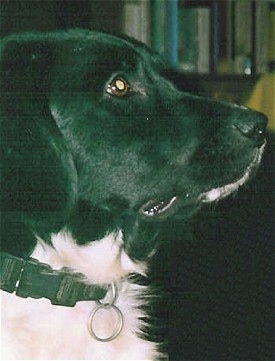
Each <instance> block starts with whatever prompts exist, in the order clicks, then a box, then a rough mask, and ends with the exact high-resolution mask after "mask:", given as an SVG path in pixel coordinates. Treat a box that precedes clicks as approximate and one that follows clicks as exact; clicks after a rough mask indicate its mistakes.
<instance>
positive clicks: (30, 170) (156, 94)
mask: <svg viewBox="0 0 275 361" xmlns="http://www.w3.org/2000/svg"><path fill="white" fill-rule="evenodd" d="M1 64H2V65H1V74H2V83H1V97H2V115H1V122H2V123H1V131H2V141H1V146H2V152H3V155H2V160H3V163H2V164H3V165H2V188H3V193H2V194H3V196H2V207H3V209H4V213H3V214H4V217H5V222H6V224H7V223H8V224H9V226H8V228H7V227H6V234H7V236H6V237H4V242H3V247H4V249H5V250H6V251H13V252H14V253H21V254H22V253H25V254H26V253H28V252H29V251H30V249H31V243H26V241H24V242H23V241H22V244H21V246H20V247H19V246H18V242H19V240H18V236H16V237H17V238H16V239H17V247H16V249H17V250H18V249H20V251H15V250H14V249H15V247H14V246H12V245H11V243H12V241H11V239H12V238H15V236H14V235H12V234H11V232H12V231H11V229H13V230H14V229H19V228H20V230H21V231H20V232H21V238H22V239H24V235H25V233H27V231H25V229H29V228H30V229H31V230H32V232H34V233H37V234H41V236H43V237H44V238H47V235H49V234H51V233H53V232H57V231H58V230H60V229H62V228H64V227H67V228H69V229H70V230H71V231H72V233H73V235H74V237H75V239H76V240H77V241H78V242H79V243H80V244H84V243H86V242H89V241H92V240H95V239H100V237H103V236H104V235H106V234H107V233H108V232H113V231H118V230H122V232H123V234H124V247H125V248H126V250H127V251H128V253H129V254H130V256H132V257H133V258H139V259H142V258H144V257H145V256H147V255H148V254H149V253H150V252H151V251H152V249H153V248H154V247H155V243H154V242H155V239H156V235H157V232H158V231H157V230H158V228H159V224H160V222H161V223H162V224H163V222H165V221H166V220H167V219H170V218H171V217H181V218H185V217H189V216H190V215H191V214H193V213H194V211H196V210H197V209H198V208H199V207H200V205H201V204H202V203H205V202H213V201H217V200H219V199H221V198H223V197H225V196H227V195H229V194H230V193H232V192H233V191H235V190H237V188H238V187H239V186H240V185H242V184H243V183H245V182H246V181H247V179H248V178H249V177H250V175H251V174H252V173H253V172H254V170H255V169H256V168H257V165H258V164H259V161H260V158H261V154H262V152H263V147H264V142H265V140H264V130H265V126H266V119H265V117H264V116H262V115H261V114H258V113H256V112H253V111H251V110H248V109H246V108H244V107H240V106H236V105H232V104H227V103H224V102H217V101H214V100H210V99H206V98H202V97H198V96H195V95H191V94H189V93H186V92H185V84H184V79H183V81H182V85H181V89H179V88H178V87H176V86H175V85H174V84H173V81H172V80H171V78H170V75H171V73H170V71H169V69H168V68H167V66H166V65H165V63H164V62H163V61H162V60H161V59H160V58H159V57H158V55H156V54H154V53H153V52H151V51H150V50H149V49H147V48H146V47H145V46H144V45H142V44H140V43H138V42H136V41H134V40H130V39H128V38H126V37H124V38H118V37H115V36H113V35H108V34H102V33H97V32H90V31H81V30H74V31H69V32H57V33H50V34H23V35H16V36H11V37H9V38H7V39H6V40H4V42H3V47H2V58H1ZM149 229H150V230H151V231H150V232H152V233H150V232H149V231H148V230H149ZM20 232H19V234H20ZM24 232H25V233H24Z"/></svg>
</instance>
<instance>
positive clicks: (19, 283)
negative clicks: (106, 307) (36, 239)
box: [0, 253, 108, 307]
mask: <svg viewBox="0 0 275 361" xmlns="http://www.w3.org/2000/svg"><path fill="white" fill-rule="evenodd" d="M0 256H1V263H0V286H1V289H2V290H4V291H7V292H10V293H13V292H14V291H15V294H16V295H17V296H19V297H23V298H27V297H32V298H42V297H45V298H47V299H49V300H50V301H51V303H52V304H53V305H60V306H70V307H73V306H74V305H75V304H76V302H78V301H91V300H93V301H99V300H101V299H103V298H104V297H105V296H106V293H107V291H108V285H101V286H98V285H94V284H87V283H85V276H84V275H83V274H81V273H74V272H73V271H72V270H70V269H69V268H62V269H61V270H53V269H52V268H51V267H50V266H49V265H47V264H44V263H41V262H39V261H37V260H36V259H34V258H28V259H27V260H25V259H23V258H19V257H15V256H12V255H10V254H8V253H0Z"/></svg>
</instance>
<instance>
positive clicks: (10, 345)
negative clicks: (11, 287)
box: [1, 232, 158, 360]
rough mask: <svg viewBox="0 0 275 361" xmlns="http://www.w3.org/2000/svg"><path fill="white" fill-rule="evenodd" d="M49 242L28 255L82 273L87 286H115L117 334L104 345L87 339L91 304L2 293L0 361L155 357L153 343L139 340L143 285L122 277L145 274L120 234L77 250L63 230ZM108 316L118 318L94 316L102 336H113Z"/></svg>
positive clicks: (109, 313) (102, 314) (93, 305)
mask: <svg viewBox="0 0 275 361" xmlns="http://www.w3.org/2000/svg"><path fill="white" fill-rule="evenodd" d="M52 242H53V246H54V247H50V246H48V245H46V244H45V243H44V242H43V241H41V240H40V241H39V242H38V245H37V247H36V249H35V251H34V252H33V254H32V257H33V258H36V259H38V260H39V261H41V262H44V263H47V264H49V265H51V266H52V267H53V268H54V269H60V268H62V267H70V268H72V269H73V270H75V271H76V272H81V273H83V274H84V275H85V276H86V277H87V280H88V281H89V282H91V283H112V282H113V283H115V284H116V287H117V298H116V301H115V305H116V306H117V307H118V309H119V310H120V311H121V313H122V316H123V327H122V330H121V333H120V334H119V336H118V337H117V338H115V339H114V340H112V341H108V342H102V341H97V340H96V339H94V338H93V337H92V336H91V335H90V333H89V331H88V326H87V325H88V319H89V316H90V314H91V312H92V311H93V310H94V309H95V308H96V307H97V304H96V302H94V301H82V302H78V303H77V304H76V306H75V307H73V308H71V307H63V306H53V305H52V304H51V303H50V301H48V300H46V299H39V300H35V299H31V298H28V299H23V298H20V297H17V296H16V295H14V294H9V293H6V292H2V294H1V304H2V305H1V306H2V311H1V314H2V327H1V331H2V337H1V338H2V340H1V358H2V359H5V360H9V359H13V360H24V359H28V360H29V359H31V360H42V359H43V360H45V359H47V360H63V359H66V360H67V359H70V360H85V359H89V360H154V359H156V358H157V356H158V353H157V350H156V344H154V343H151V342H148V341H145V340H143V339H142V338H140V337H139V336H138V333H140V329H141V326H142V320H141V317H142V316H144V315H143V312H142V310H141V309H140V308H139V306H141V305H142V304H143V303H145V302H146V287H144V286H139V285H136V284H133V283H131V282H130V281H129V279H128V278H127V276H128V275H129V273H133V272H135V273H144V272H145V271H146V269H145V267H144V265H143V264H136V263H133V262H132V261H131V260H130V259H129V258H128V257H127V255H126V254H125V253H124V251H123V250H122V248H121V245H122V236H121V234H120V232H119V233H117V234H111V235H108V236H107V237H105V238H104V239H102V240H100V241H95V242H91V243H90V244H89V245H85V246H77V245H76V244H75V242H74V241H73V239H72V237H71V236H70V234H68V233H66V232H61V233H59V234H58V235H54V236H53V237H52ZM112 317H117V315H116V313H113V310H112V309H109V310H104V312H101V311H100V312H98V313H97V314H96V318H97V319H98V320H97V322H96V325H95V328H96V330H95V331H96V332H99V333H100V332H102V330H101V326H100V325H102V329H104V332H106V330H107V332H110V334H112V332H113V331H112V329H113V322H112V321H111V320H112V319H113V318H112ZM98 321H99V322H98ZM110 321H111V322H110ZM116 322H118V321H117V320H116V319H115V320H114V323H116ZM109 326H110V331H108V327H109ZM110 334H109V335H110ZM109 335H106V336H109ZM103 337H105V336H103Z"/></svg>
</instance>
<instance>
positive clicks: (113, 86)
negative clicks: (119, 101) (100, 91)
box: [107, 77, 130, 97]
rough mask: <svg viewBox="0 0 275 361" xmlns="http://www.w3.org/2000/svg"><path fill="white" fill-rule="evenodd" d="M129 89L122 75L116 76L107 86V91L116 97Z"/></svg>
mask: <svg viewBox="0 0 275 361" xmlns="http://www.w3.org/2000/svg"><path fill="white" fill-rule="evenodd" d="M129 89H130V85H129V84H128V82H127V81H126V80H125V79H123V78H122V77H116V78H115V79H114V80H113V81H112V82H111V83H110V84H109V85H108V87H107V92H108V93H109V94H111V95H114V96H116V97H124V96H125V95H126V94H127V93H128V92H129Z"/></svg>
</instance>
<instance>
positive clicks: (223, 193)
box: [199, 142, 266, 203]
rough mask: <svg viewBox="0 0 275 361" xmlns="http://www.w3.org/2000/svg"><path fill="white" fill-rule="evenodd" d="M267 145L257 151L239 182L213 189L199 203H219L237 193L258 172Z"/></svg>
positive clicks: (202, 195)
mask: <svg viewBox="0 0 275 361" xmlns="http://www.w3.org/2000/svg"><path fill="white" fill-rule="evenodd" d="M265 145H266V142H265V143H264V144H263V145H262V146H261V147H260V148H259V149H256V150H255V154H254V157H253V160H252V161H251V162H250V164H249V165H248V167H247V168H246V170H245V172H244V174H243V175H242V176H241V177H240V178H239V179H238V180H237V181H235V182H231V183H228V184H226V185H223V186H221V187H217V188H212V189H210V190H209V191H207V192H204V193H201V194H200V196H199V201H200V202H202V203H211V202H214V201H219V200H221V199H223V198H225V197H227V196H228V195H230V194H231V193H234V192H235V191H237V190H238V188H239V187H241V186H242V185H244V184H245V183H246V182H247V181H248V179H249V178H251V176H252V175H253V174H254V173H255V172H256V171H257V169H258V167H259V165H260V162H261V159H262V156H263V153H264V149H265Z"/></svg>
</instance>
